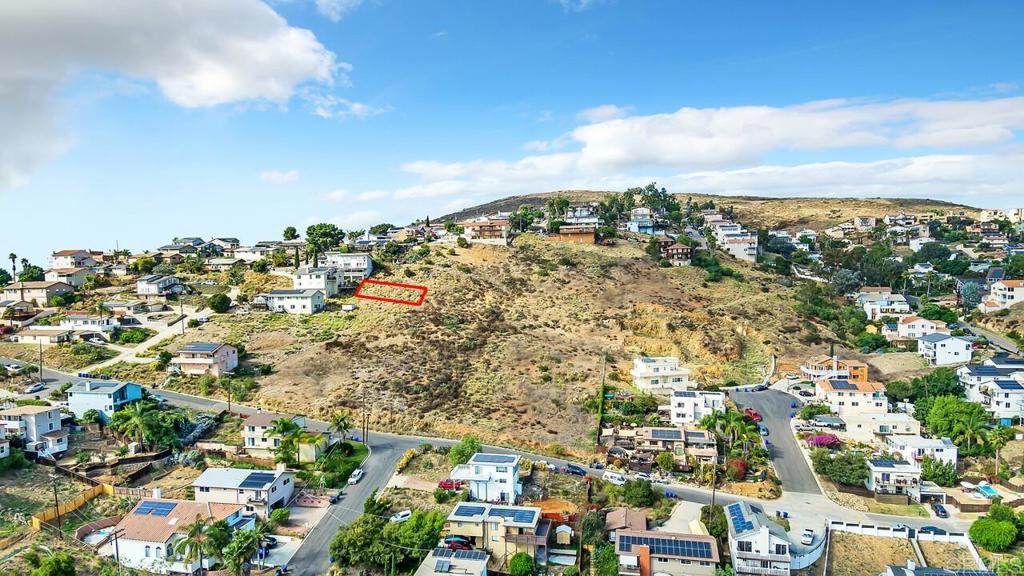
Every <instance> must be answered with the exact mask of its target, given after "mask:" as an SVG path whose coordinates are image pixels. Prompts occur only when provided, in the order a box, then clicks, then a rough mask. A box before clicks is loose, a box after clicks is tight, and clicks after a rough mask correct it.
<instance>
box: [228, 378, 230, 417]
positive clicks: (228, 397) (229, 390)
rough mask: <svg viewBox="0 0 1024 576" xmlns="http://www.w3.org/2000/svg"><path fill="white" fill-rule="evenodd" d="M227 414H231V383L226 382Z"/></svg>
mask: <svg viewBox="0 0 1024 576" xmlns="http://www.w3.org/2000/svg"><path fill="white" fill-rule="evenodd" d="M228 414H231V384H230V383H228Z"/></svg>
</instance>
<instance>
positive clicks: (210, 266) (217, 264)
mask: <svg viewBox="0 0 1024 576" xmlns="http://www.w3.org/2000/svg"><path fill="white" fill-rule="evenodd" d="M245 264H246V262H245V260H242V259H241V258H237V257H236V258H210V259H209V260H207V261H206V262H205V263H204V264H203V265H204V266H206V269H207V270H213V271H214V272H226V271H228V270H231V269H232V268H234V267H235V266H245Z"/></svg>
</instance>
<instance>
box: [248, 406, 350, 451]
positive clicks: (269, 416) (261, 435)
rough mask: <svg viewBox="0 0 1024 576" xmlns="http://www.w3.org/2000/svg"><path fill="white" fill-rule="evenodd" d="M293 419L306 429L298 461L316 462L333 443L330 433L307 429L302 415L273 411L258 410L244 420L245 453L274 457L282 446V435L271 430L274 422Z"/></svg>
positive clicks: (300, 445) (300, 443) (299, 448)
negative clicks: (289, 414) (288, 414)
mask: <svg viewBox="0 0 1024 576" xmlns="http://www.w3.org/2000/svg"><path fill="white" fill-rule="evenodd" d="M282 418H284V419H286V420H291V421H292V422H294V423H295V424H296V425H298V427H299V428H302V429H303V430H304V431H305V434H304V435H303V438H302V440H301V441H300V442H299V447H298V456H297V459H298V461H299V462H300V463H301V462H316V460H317V458H319V457H320V455H321V454H323V452H324V450H326V449H327V447H328V446H329V445H330V444H331V441H332V438H331V437H330V435H329V434H325V433H320V432H311V431H309V430H307V429H306V419H305V418H304V417H302V416H287V415H284V414H275V413H273V412H257V413H256V414H253V415H251V416H249V417H247V418H246V419H245V420H244V421H243V422H242V447H243V448H245V453H246V454H248V455H249V456H253V457H255V458H267V459H270V458H274V457H275V456H276V451H277V449H278V448H279V447H280V446H281V440H282V438H281V436H280V435H279V434H275V433H273V432H271V429H272V428H273V427H274V423H275V422H277V421H278V420H280V419H282Z"/></svg>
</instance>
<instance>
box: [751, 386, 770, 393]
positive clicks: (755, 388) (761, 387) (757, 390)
mask: <svg viewBox="0 0 1024 576" xmlns="http://www.w3.org/2000/svg"><path fill="white" fill-rule="evenodd" d="M767 389H768V387H767V386H765V385H764V384H758V385H757V386H754V392H764V391H765V390H767Z"/></svg>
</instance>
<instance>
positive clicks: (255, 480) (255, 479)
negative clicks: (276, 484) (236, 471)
mask: <svg viewBox="0 0 1024 576" xmlns="http://www.w3.org/2000/svg"><path fill="white" fill-rule="evenodd" d="M273 479H274V475H273V474H272V473H270V472H253V473H251V474H249V475H248V476H246V477H245V480H242V483H241V484H239V485H238V487H239V488H262V487H264V486H266V484H267V482H270V481H272V480H273Z"/></svg>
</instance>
